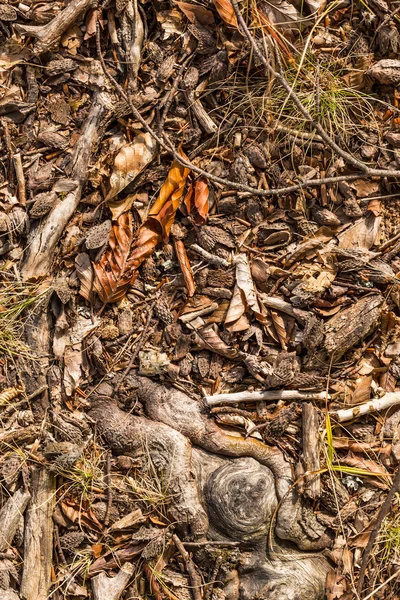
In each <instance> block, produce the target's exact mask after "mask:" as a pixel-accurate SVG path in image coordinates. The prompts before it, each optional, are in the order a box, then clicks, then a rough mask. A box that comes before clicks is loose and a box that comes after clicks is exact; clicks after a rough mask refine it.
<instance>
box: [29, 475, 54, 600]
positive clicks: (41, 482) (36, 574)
mask: <svg viewBox="0 0 400 600" xmlns="http://www.w3.org/2000/svg"><path fill="white" fill-rule="evenodd" d="M54 504H55V478H54V477H53V476H52V475H51V473H49V471H47V469H43V468H40V469H38V468H34V469H32V498H31V500H30V503H29V506H28V511H27V517H26V523H25V536H24V568H23V572H22V581H21V596H22V597H23V598H24V600H48V597H49V589H50V585H51V577H50V575H51V565H52V558H53V518H52V516H53V510H54Z"/></svg>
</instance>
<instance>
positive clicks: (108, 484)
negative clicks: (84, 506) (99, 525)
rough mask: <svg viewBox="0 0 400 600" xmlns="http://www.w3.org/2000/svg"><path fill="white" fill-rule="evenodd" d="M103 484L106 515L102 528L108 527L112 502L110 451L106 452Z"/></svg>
mask: <svg viewBox="0 0 400 600" xmlns="http://www.w3.org/2000/svg"><path fill="white" fill-rule="evenodd" d="M105 484H106V490H107V508H106V514H105V516H104V521H103V524H104V527H108V524H109V522H110V515H111V507H112V501H113V497H112V490H111V452H110V451H108V452H107V462H106V476H105Z"/></svg>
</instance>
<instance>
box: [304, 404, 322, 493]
mask: <svg viewBox="0 0 400 600" xmlns="http://www.w3.org/2000/svg"><path fill="white" fill-rule="evenodd" d="M302 408H303V414H302V424H303V427H302V429H303V465H304V470H305V471H306V472H310V473H313V474H312V475H306V476H305V478H304V495H305V496H307V498H311V499H312V500H315V499H316V498H319V497H320V495H321V477H320V475H319V471H320V468H321V464H320V459H319V454H320V446H319V437H318V411H317V409H316V408H315V406H314V405H313V404H311V403H308V402H306V403H305V404H303V407H302Z"/></svg>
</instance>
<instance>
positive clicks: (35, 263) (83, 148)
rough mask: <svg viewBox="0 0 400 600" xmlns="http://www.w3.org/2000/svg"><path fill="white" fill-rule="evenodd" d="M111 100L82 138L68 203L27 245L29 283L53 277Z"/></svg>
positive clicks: (103, 100) (101, 100)
mask: <svg viewBox="0 0 400 600" xmlns="http://www.w3.org/2000/svg"><path fill="white" fill-rule="evenodd" d="M71 4H73V3H71ZM107 98H108V97H107V95H106V94H103V93H98V94H96V96H95V99H94V101H93V104H92V108H91V110H90V113H89V116H88V118H87V121H86V122H85V126H84V128H83V131H82V134H81V136H80V138H79V140H78V142H77V144H76V146H75V149H74V155H73V159H72V164H73V167H72V172H71V177H70V181H69V184H71V185H75V187H74V189H72V191H70V192H69V193H68V194H67V195H66V197H65V198H64V199H62V198H58V199H57V201H56V203H55V205H54V207H53V209H52V210H51V212H50V213H49V214H48V215H47V217H46V218H45V219H44V221H43V222H42V223H39V224H38V226H37V228H36V229H35V230H34V232H33V235H32V238H31V239H30V240H29V242H28V244H27V251H26V255H25V260H24V263H23V265H22V269H21V275H22V278H23V279H24V280H25V281H27V280H29V279H36V278H38V277H42V276H45V275H47V274H48V273H49V270H50V267H51V264H52V262H53V260H54V252H55V249H56V246H57V243H58V241H59V239H60V237H61V236H62V234H63V231H64V228H65V227H66V225H67V223H68V221H69V220H70V219H71V217H72V215H73V214H74V212H75V210H76V208H77V206H78V204H79V202H80V199H81V195H82V190H83V186H84V184H85V181H86V174H87V169H88V167H89V162H90V157H91V154H92V146H93V144H94V142H95V139H96V136H97V128H98V126H99V123H100V120H101V117H102V115H103V114H104V112H105V111H106V109H107Z"/></svg>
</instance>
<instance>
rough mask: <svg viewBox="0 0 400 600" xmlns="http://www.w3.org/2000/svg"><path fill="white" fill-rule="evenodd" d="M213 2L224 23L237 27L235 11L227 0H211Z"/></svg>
mask: <svg viewBox="0 0 400 600" xmlns="http://www.w3.org/2000/svg"><path fill="white" fill-rule="evenodd" d="M213 4H214V6H215V8H216V9H217V12H218V14H219V16H220V17H221V19H222V20H223V21H224V23H226V24H227V25H230V26H231V27H236V28H237V26H238V23H237V19H236V15H235V11H234V10H233V6H232V4H231V3H230V2H229V0H213Z"/></svg>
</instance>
